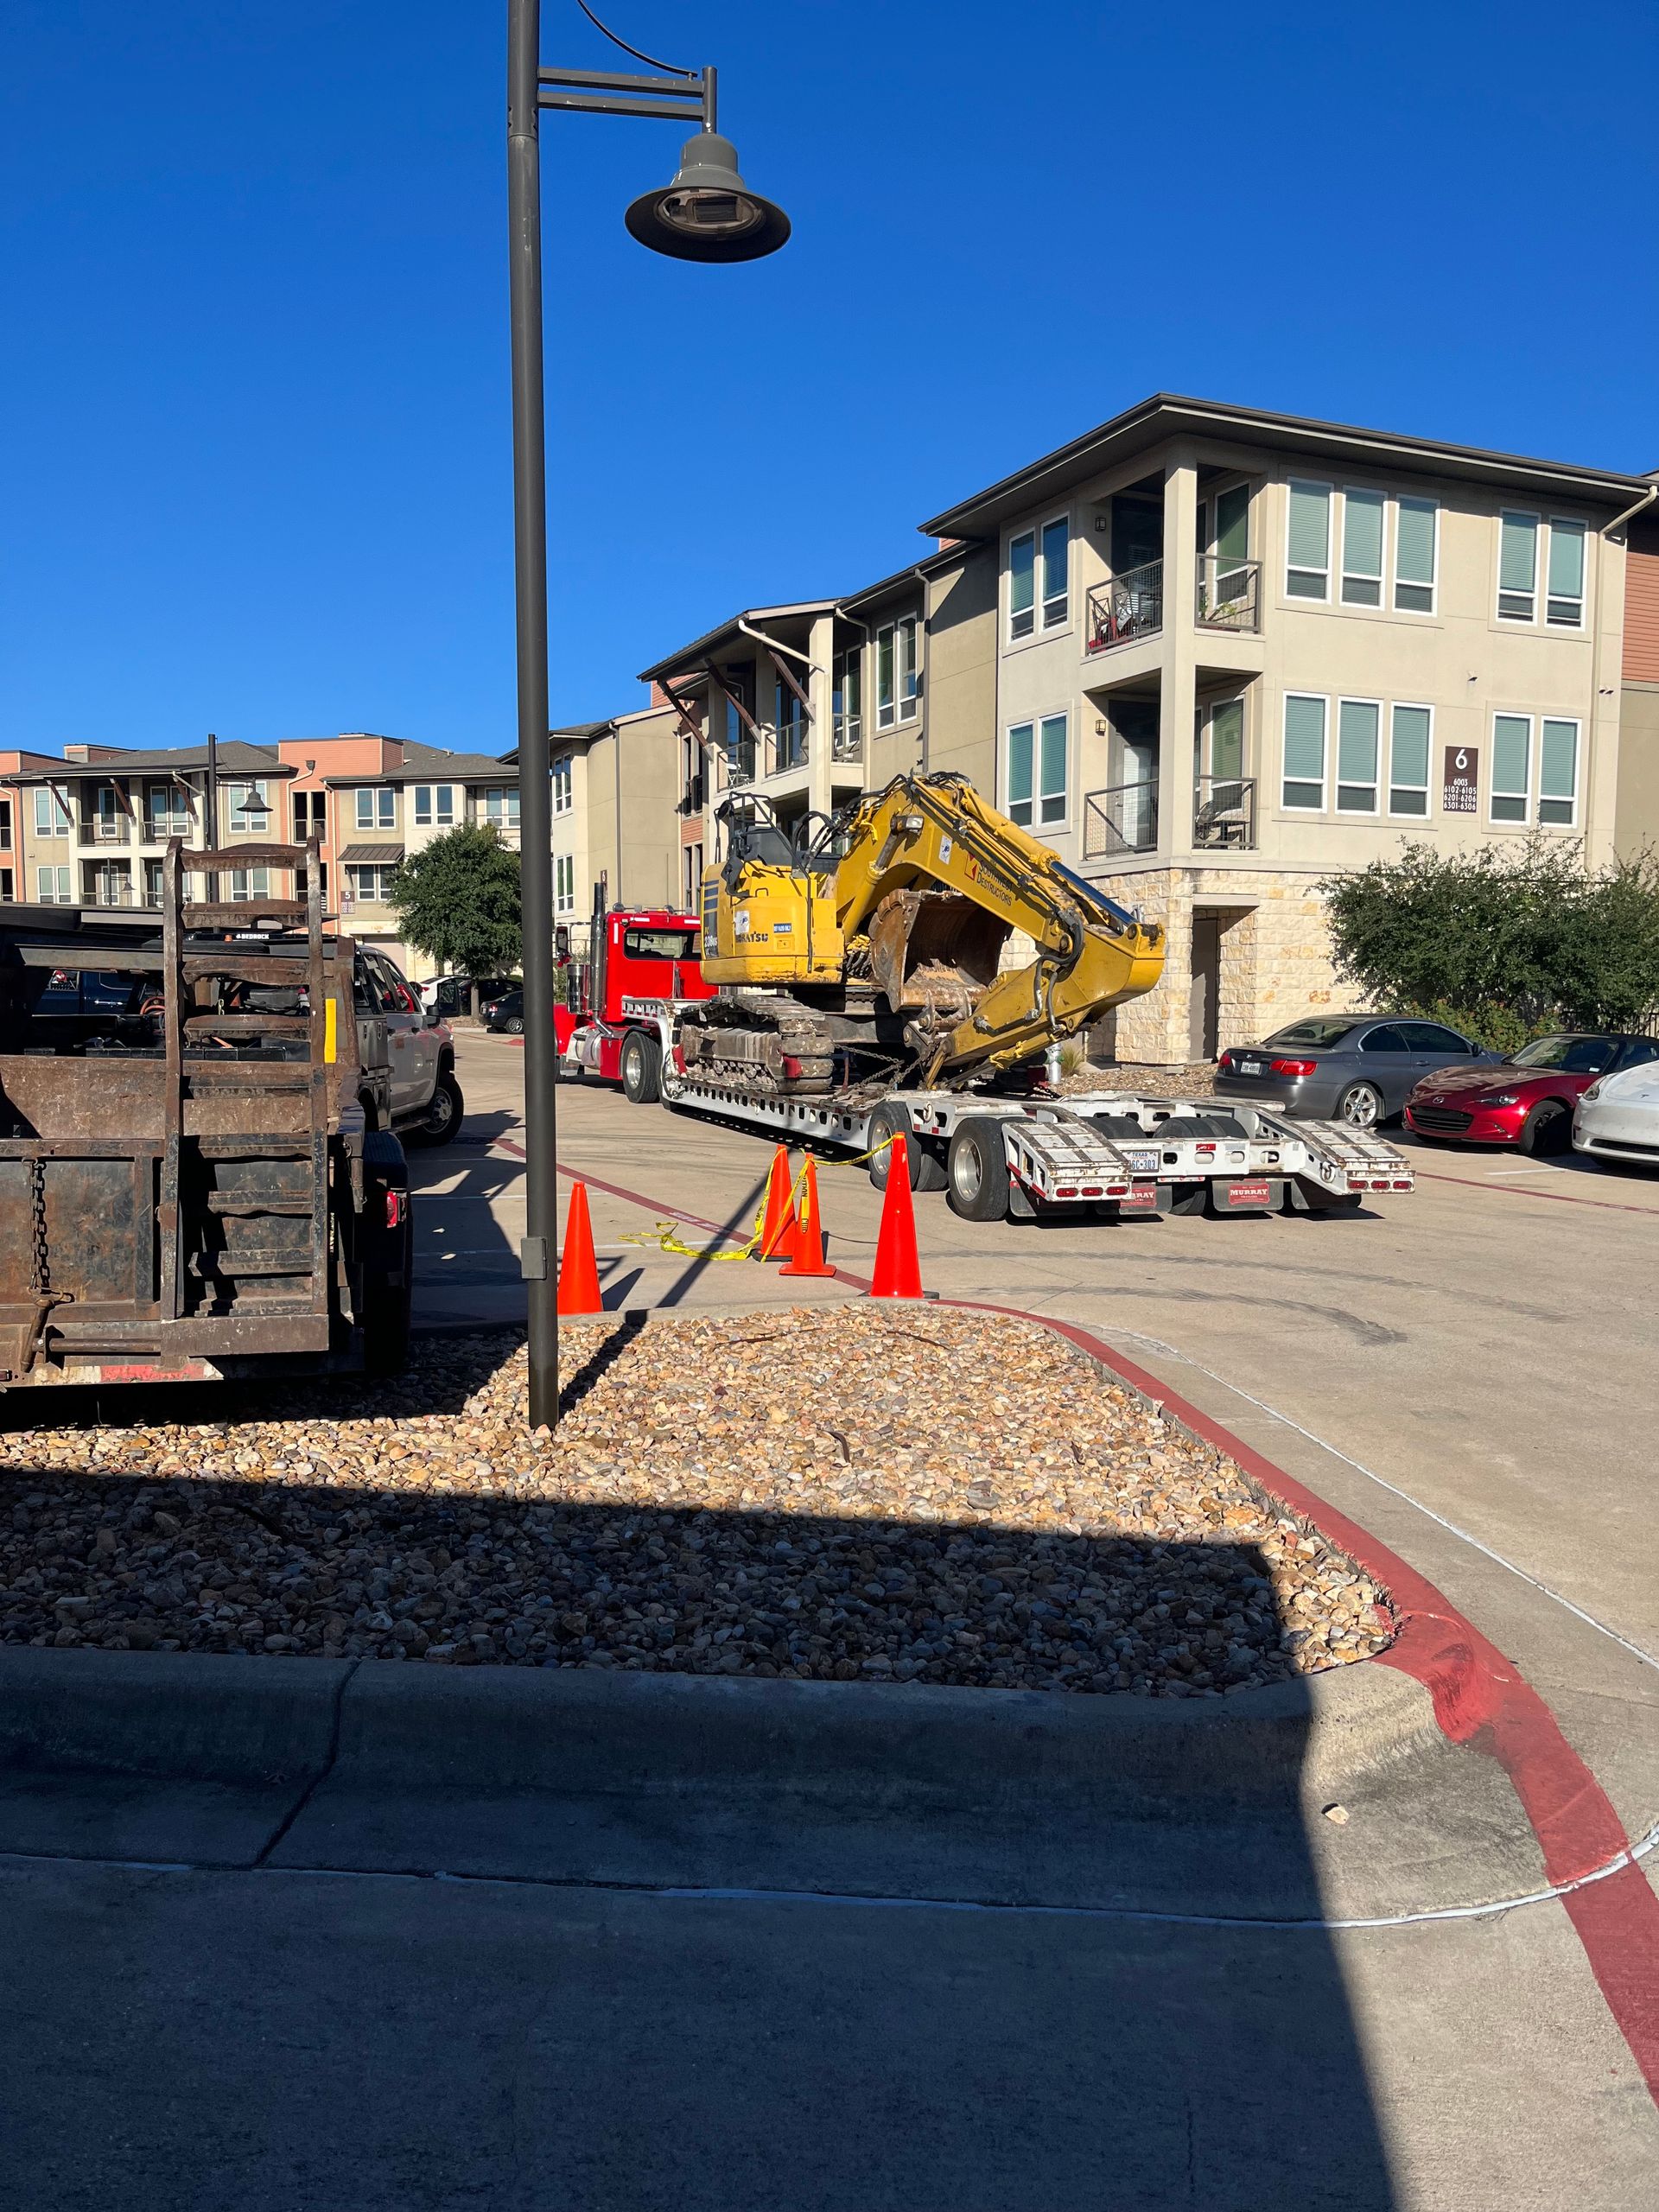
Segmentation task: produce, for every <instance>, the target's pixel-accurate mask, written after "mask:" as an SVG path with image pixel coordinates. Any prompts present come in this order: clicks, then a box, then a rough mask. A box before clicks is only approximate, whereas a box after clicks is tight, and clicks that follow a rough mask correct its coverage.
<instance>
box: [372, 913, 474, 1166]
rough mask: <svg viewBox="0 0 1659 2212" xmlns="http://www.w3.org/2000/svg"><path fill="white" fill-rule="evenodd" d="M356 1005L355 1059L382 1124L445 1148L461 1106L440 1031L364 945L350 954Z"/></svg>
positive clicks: (451, 1047) (443, 1028) (402, 979)
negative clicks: (369, 1082) (373, 1091)
mask: <svg viewBox="0 0 1659 2212" xmlns="http://www.w3.org/2000/svg"><path fill="white" fill-rule="evenodd" d="M356 999H357V1029H358V1057H359V1059H360V1060H361V1061H362V1063H363V1065H364V1067H365V1070H369V1071H372V1074H373V1077H374V1080H375V1083H376V1084H377V1087H378V1090H379V1091H380V1093H381V1096H379V1099H378V1104H377V1111H378V1113H379V1114H380V1115H381V1116H383V1125H385V1126H389V1127H391V1128H393V1129H396V1130H397V1131H398V1132H399V1133H400V1134H401V1135H404V1136H406V1137H408V1138H410V1139H411V1140H412V1141H414V1142H416V1143H417V1144H430V1145H440V1144H450V1143H452V1142H453V1141H454V1138H455V1137H456V1135H458V1134H459V1132H460V1129H461V1116H462V1115H463V1114H464V1113H465V1111H466V1101H465V1099H464V1098H463V1097H462V1096H461V1085H460V1084H459V1083H457V1082H456V1080H455V1040H454V1037H453V1035H452V1034H451V1033H450V1030H449V1026H448V1023H447V1022H445V1021H441V1020H438V1019H437V1018H436V1017H435V1015H432V1014H428V1013H427V1012H426V1010H425V1009H424V1007H423V1006H422V1004H421V1002H420V1000H419V999H418V998H417V997H416V995H415V987H414V985H413V984H412V983H411V982H409V980H408V978H407V977H406V976H404V974H403V972H402V970H401V969H399V968H398V967H397V965H396V964H395V963H393V962H392V961H391V960H389V959H388V958H387V957H386V956H385V953H384V952H380V951H378V950H375V948H374V947H372V946H371V945H364V944H360V945H359V947H358V949H357V981H356ZM377 1033H378V1035H379V1036H380V1037H383V1038H384V1039H385V1046H384V1049H383V1050H382V1049H381V1048H380V1047H379V1046H378V1044H377Z"/></svg>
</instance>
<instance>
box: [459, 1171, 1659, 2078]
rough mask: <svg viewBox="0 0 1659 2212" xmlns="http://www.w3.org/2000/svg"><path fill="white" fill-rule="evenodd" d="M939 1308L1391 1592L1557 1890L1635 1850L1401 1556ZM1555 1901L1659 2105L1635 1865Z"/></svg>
mask: <svg viewBox="0 0 1659 2212" xmlns="http://www.w3.org/2000/svg"><path fill="white" fill-rule="evenodd" d="M496 1142H497V1144H498V1145H500V1146H502V1147H505V1149H507V1150H509V1151H512V1152H515V1153H518V1154H519V1156H520V1157H521V1158H522V1157H523V1156H524V1148H523V1147H522V1146H520V1145H518V1144H515V1143H513V1142H512V1141H511V1140H510V1139H507V1138H498V1139H497V1140H496ZM559 1173H560V1174H562V1175H565V1176H569V1177H570V1178H572V1179H575V1170H574V1169H573V1168H569V1167H566V1166H563V1163H561V1164H560V1167H559ZM583 1180H584V1181H586V1182H587V1183H588V1184H589V1185H591V1186H592V1187H593V1188H594V1190H599V1191H605V1192H608V1193H609V1195H610V1196H611V1197H613V1198H621V1199H623V1200H625V1201H626V1203H627V1204H629V1205H638V1206H643V1207H645V1208H647V1209H649V1210H652V1211H660V1212H661V1213H663V1214H664V1215H667V1214H669V1213H674V1214H675V1217H676V1219H677V1220H679V1221H683V1222H685V1223H686V1224H688V1225H689V1226H690V1227H693V1228H696V1229H706V1230H711V1231H712V1232H713V1233H714V1234H715V1235H716V1236H718V1235H721V1234H723V1233H724V1232H723V1231H722V1230H721V1225H720V1224H719V1223H718V1222H712V1221H704V1220H702V1219H700V1218H699V1217H697V1216H696V1215H694V1214H686V1213H678V1212H676V1210H675V1209H674V1208H673V1207H671V1206H670V1205H667V1204H665V1203H664V1202H661V1201H658V1200H657V1199H655V1198H646V1197H645V1196H644V1195H643V1194H642V1193H641V1192H638V1191H630V1190H626V1189H625V1188H624V1187H623V1186H622V1185H620V1184H616V1183H601V1182H600V1181H599V1179H597V1178H596V1177H594V1176H591V1175H589V1176H585V1177H584V1178H583ZM1481 1187H1483V1188H1484V1185H1482V1186H1481ZM1523 1195H1530V1196H1535V1197H1543V1196H1547V1195H1548V1193H1545V1192H1532V1193H1523ZM1577 1203H1583V1202H1582V1201H1580V1202H1577ZM1632 1211H1638V1212H1639V1211H1644V1209H1642V1208H1639V1207H1638V1208H1634V1209H1632ZM836 1274H837V1278H838V1280H839V1281H842V1282H844V1283H846V1284H847V1285H848V1286H849V1288H851V1289H855V1290H868V1287H869V1285H868V1281H866V1280H865V1278H864V1277H862V1276H861V1275H854V1274H846V1273H845V1272H843V1271H842V1270H839V1269H838V1270H836ZM939 1302H940V1304H941V1305H944V1306H955V1307H957V1309H958V1310H959V1311H962V1312H965V1313H1001V1314H1006V1315H1007V1316H1008V1317H1010V1318H1011V1319H1015V1320H1020V1321H1034V1322H1035V1323H1036V1324H1037V1325H1038V1326H1039V1327H1040V1328H1045V1329H1051V1330H1052V1331H1053V1332H1054V1333H1055V1334H1056V1335H1057V1336H1061V1337H1065V1338H1066V1339H1067V1340H1068V1342H1070V1343H1071V1344H1076V1345H1077V1348H1078V1350H1079V1351H1084V1352H1086V1353H1087V1354H1088V1355H1089V1357H1090V1358H1091V1359H1094V1360H1096V1361H1098V1362H1099V1363H1100V1364H1101V1365H1102V1366H1103V1367H1104V1368H1106V1369H1107V1370H1109V1372H1110V1373H1111V1374H1113V1375H1116V1376H1117V1377H1118V1379H1119V1380H1120V1381H1121V1382H1122V1383H1127V1384H1128V1387H1129V1388H1130V1389H1132V1390H1136V1391H1139V1392H1140V1393H1141V1395H1142V1396H1144V1397H1147V1398H1152V1399H1155V1400H1156V1401H1157V1402H1158V1403H1159V1404H1160V1405H1162V1406H1165V1407H1166V1408H1169V1410H1170V1411H1171V1412H1173V1414H1174V1415H1175V1417H1176V1418H1177V1420H1179V1421H1180V1422H1181V1423H1182V1425H1183V1426H1184V1427H1186V1428H1189V1429H1191V1430H1192V1433H1193V1434H1194V1435H1195V1436H1198V1437H1201V1438H1202V1439H1203V1440H1204V1441H1205V1443H1206V1444H1210V1445H1212V1446H1214V1447H1215V1448H1216V1450H1217V1451H1218V1452H1225V1454H1226V1455H1227V1457H1228V1458H1229V1459H1231V1460H1232V1461H1233V1462H1234V1463H1235V1465H1237V1466H1238V1467H1240V1468H1242V1469H1243V1471H1244V1472H1245V1473H1246V1474H1248V1475H1249V1477H1250V1478H1251V1480H1252V1481H1253V1482H1255V1483H1256V1484H1259V1485H1260V1487H1261V1488H1262V1490H1263V1491H1266V1492H1267V1494H1268V1496H1269V1497H1272V1498H1274V1499H1276V1500H1277V1501H1278V1502H1279V1503H1281V1504H1283V1505H1284V1506H1286V1507H1287V1509H1288V1510H1290V1511H1291V1512H1293V1513H1295V1514H1299V1515H1300V1516H1301V1517H1302V1519H1304V1520H1305V1521H1307V1522H1310V1523H1311V1524H1312V1525H1313V1527H1314V1528H1316V1529H1319V1533H1320V1535H1323V1536H1325V1538H1326V1539H1327V1540H1328V1541H1331V1542H1332V1543H1333V1544H1336V1545H1337V1546H1338V1547H1339V1548H1340V1549H1342V1550H1343V1551H1345V1552H1346V1553H1347V1554H1349V1555H1350V1557H1351V1558H1352V1559H1354V1560H1357V1562H1358V1564H1359V1565H1360V1566H1361V1567H1363V1568H1364V1569H1365V1571H1366V1573H1368V1574H1369V1575H1370V1577H1371V1578H1372V1580H1374V1581H1376V1582H1378V1583H1380V1584H1381V1585H1382V1586H1383V1588H1384V1589H1386V1590H1387V1592H1389V1597H1390V1599H1392V1600H1393V1603H1394V1608H1395V1618H1396V1620H1397V1623H1398V1628H1397V1631H1396V1634H1395V1639H1394V1642H1393V1643H1391V1644H1390V1645H1389V1649H1387V1650H1386V1651H1383V1652H1379V1653H1378V1654H1377V1657H1378V1659H1379V1660H1380V1661H1381V1662H1382V1663H1383V1665H1385V1666H1389V1667H1395V1668H1397V1669H1399V1670H1400V1671H1401V1672H1402V1674H1406V1675H1411V1676H1412V1677H1413V1679H1414V1681H1420V1682H1421V1683H1422V1684H1423V1686H1424V1688H1426V1689H1427V1691H1428V1694H1429V1695H1430V1697H1431V1699H1432V1700H1433V1706H1434V1718H1435V1719H1436V1720H1437V1721H1438V1722H1439V1724H1440V1729H1441V1731H1442V1732H1443V1733H1444V1734H1445V1735H1446V1738H1448V1740H1449V1741H1451V1742H1452V1743H1454V1744H1458V1745H1462V1746H1463V1747H1465V1749H1467V1750H1469V1751H1481V1752H1484V1753H1485V1754H1486V1755H1487V1756H1489V1757H1491V1758H1495V1759H1497V1762H1498V1764H1500V1765H1501V1766H1502V1767H1503V1771H1504V1772H1505V1774H1507V1775H1508V1777H1509V1778H1510V1783H1511V1784H1512V1785H1513V1787H1514V1789H1515V1794H1516V1797H1517V1798H1518V1799H1519V1801H1520V1803H1521V1808H1522V1811H1523V1812H1524V1813H1525V1815H1526V1816H1527V1820H1528V1821H1529V1824H1530V1826H1531V1828H1532V1831H1533V1834H1535V1836H1536V1837H1537V1839H1538V1844H1539V1848H1540V1850H1541V1852H1542V1853H1543V1859H1544V1869H1545V1873H1546V1876H1547V1878H1548V1881H1549V1882H1550V1883H1551V1884H1552V1885H1555V1884H1562V1883H1568V1882H1578V1881H1582V1880H1583V1879H1584V1877H1585V1876H1586V1875H1588V1874H1593V1873H1594V1872H1595V1871H1596V1869H1597V1868H1598V1867H1600V1866H1605V1865H1606V1864H1607V1863H1608V1861H1609V1860H1610V1859H1616V1858H1617V1857H1618V1854H1619V1853H1620V1852H1623V1851H1628V1850H1629V1849H1630V1838H1629V1837H1628V1836H1627V1835H1626V1834H1625V1833H1624V1824H1623V1823H1622V1821H1620V1820H1619V1817H1618V1813H1617V1812H1616V1811H1615V1810H1614V1808H1613V1806H1612V1804H1611V1802H1610V1800H1609V1798H1608V1796H1607V1795H1606V1792H1605V1790H1604V1789H1602V1787H1601V1784H1600V1783H1599V1782H1598V1781H1597V1780H1596V1777H1595V1776H1594V1775H1593V1774H1592V1772H1591V1771H1590V1769H1589V1768H1588V1767H1587V1766H1586V1764H1585V1763H1584V1761H1583V1760H1582V1759H1581V1758H1580V1757H1579V1754H1578V1753H1577V1752H1576V1751H1574V1750H1573V1746H1572V1745H1570V1744H1569V1743H1568V1742H1567V1738H1566V1737H1565V1736H1563V1735H1562V1733H1561V1731H1560V1725H1559V1724H1558V1722H1557V1721H1556V1719H1555V1716H1554V1713H1552V1712H1551V1711H1550V1709H1549V1707H1548V1706H1547V1705H1546V1704H1545V1702H1544V1700H1542V1698H1541V1697H1540V1696H1539V1694H1538V1693H1537V1692H1536V1690H1535V1689H1534V1688H1532V1687H1531V1685H1530V1684H1529V1682H1527V1681H1525V1680H1524V1679H1523V1677H1522V1675H1521V1672H1520V1670H1519V1669H1518V1668H1516V1666H1515V1665H1514V1664H1513V1662H1511V1661H1510V1660H1508V1659H1506V1658H1505V1657H1504V1656H1503V1653H1502V1652H1501V1651H1499V1650H1498V1649H1497V1646H1496V1645H1495V1644H1493V1643H1490V1642H1489V1641H1488V1640H1487V1638H1486V1637H1484V1636H1483V1635H1482V1634H1481V1633H1480V1630H1478V1628H1476V1627H1475V1625H1474V1624H1473V1623H1472V1622H1471V1621H1470V1620H1468V1619H1466V1618H1465V1616H1464V1615H1463V1614H1462V1613H1460V1612H1459V1611H1458V1609H1457V1607H1456V1606H1455V1605H1452V1602H1451V1600H1450V1599H1448V1598H1446V1596H1445V1595H1444V1593H1443V1592H1441V1591H1440V1590H1438V1589H1437V1588H1436V1587H1435V1586H1434V1584H1433V1583H1432V1582H1431V1581H1429V1580H1428V1579H1427V1576H1425V1575H1422V1574H1420V1573H1418V1572H1417V1570H1416V1568H1415V1567H1409V1566H1408V1565H1407V1563H1406V1561H1405V1560H1402V1558H1401V1557H1400V1556H1399V1554H1398V1553H1396V1552H1394V1551H1391V1550H1390V1549H1389V1547H1388V1546H1387V1545H1386V1544H1384V1543H1383V1542H1382V1541H1380V1539H1379V1538H1377V1537H1376V1536H1373V1535H1371V1534H1370V1531H1369V1530H1368V1529H1362V1528H1361V1527H1360V1525H1359V1523H1358V1522H1357V1521H1351V1520H1350V1519H1349V1518H1348V1516H1347V1515H1346V1514H1345V1513H1342V1512H1339V1511H1338V1510H1337V1508H1336V1507H1335V1506H1333V1505H1328V1504H1327V1503H1325V1500H1324V1499H1323V1498H1322V1497H1316V1496H1315V1494H1314V1493H1313V1491H1311V1490H1308V1489H1307V1488H1306V1486H1305V1485H1304V1484H1301V1483H1299V1482H1298V1481H1297V1480H1296V1478H1295V1477H1294V1475H1287V1473H1286V1472H1285V1471H1284V1469H1283V1468H1282V1467H1279V1466H1276V1465H1274V1462H1273V1461H1272V1460H1271V1459H1267V1458H1265V1457H1264V1456H1263V1455H1262V1453H1261V1452H1258V1451H1256V1450H1255V1447H1254V1446H1251V1445H1249V1444H1246V1443H1245V1442H1244V1440H1243V1438H1242V1437H1237V1436H1235V1435H1233V1433H1231V1431H1230V1430H1229V1429H1225V1428H1224V1427H1222V1425H1221V1423H1220V1422H1219V1421H1215V1420H1212V1419H1211V1416H1210V1415H1209V1414H1206V1413H1205V1411H1204V1410H1203V1408H1201V1407H1198V1406H1195V1405H1193V1404H1192V1402H1191V1400H1190V1399H1186V1398H1184V1397H1182V1396H1181V1395H1180V1394H1179V1391H1176V1390H1172V1389H1170V1387H1169V1385H1168V1384H1167V1383H1164V1382H1162V1381H1160V1378H1159V1377H1158V1376H1155V1375H1153V1374H1151V1373H1149V1372H1148V1371H1147V1369H1145V1368H1144V1367H1140V1366H1137V1365H1136V1364H1135V1362H1134V1361H1133V1360H1131V1359H1126V1358H1125V1357H1123V1355H1122V1353H1121V1352H1118V1351H1114V1350H1113V1348H1112V1347H1111V1346H1110V1345H1109V1344H1104V1343H1103V1342H1102V1340H1101V1339H1100V1338H1098V1337H1096V1336H1095V1335H1093V1334H1092V1333H1091V1332H1090V1331H1089V1330H1087V1329H1084V1328H1079V1327H1078V1326H1077V1324H1076V1323H1075V1322H1071V1321H1059V1320H1055V1319H1051V1318H1050V1316H1049V1315H1047V1314H1046V1313H1027V1312H1026V1311H1025V1309H1024V1308H1023V1307H1021V1306H993V1305H988V1304H985V1303H983V1302H982V1301H980V1300H974V1299H957V1298H944V1299H941V1300H940V1301H939ZM1561 1903H1562V1904H1563V1905H1564V1906H1565V1908H1566V1910H1567V1917H1568V1919H1569V1920H1570V1921H1571V1922H1572V1923H1573V1928H1574V1929H1575V1930H1576V1931H1577V1934H1578V1937H1579V1941H1580V1943H1581V1944H1582V1945H1583V1947H1584V1954H1585V1957H1586V1960H1587V1961H1588V1962H1589V1966H1590V1971H1591V1973H1592V1974H1593V1975H1594V1976H1595V1978H1596V1985H1597V1986H1598V1987H1599V1990H1600V1991H1601V1993H1602V1997H1603V1999H1605V2003H1606V2005H1607V2009H1608V2011H1609V2012H1611V2014H1612V2016H1613V2019H1614V2022H1615V2024H1617V2026H1618V2031H1619V2033H1620V2034H1621V2035H1622V2036H1623V2037H1624V2041H1625V2043H1626V2044H1628V2046H1629V2048H1630V2055H1631V2056H1632V2057H1633V2058H1634V2059H1635V2061H1636V2063H1637V2067H1638V2068H1639V2069H1640V2071H1641V2074H1642V2077H1643V2081H1644V2082H1646V2083H1647V2086H1648V2088H1649V2093H1650V2094H1651V2095H1652V2096H1653V2098H1654V2099H1655V2101H1656V2102H1659V1896H1656V1894H1655V1892H1654V1891H1653V1889H1652V1888H1651V1886H1650V1885H1649V1882H1648V1879H1647V1878H1646V1876H1645V1875H1644V1874H1643V1871H1642V1869H1641V1867H1640V1866H1637V1865H1635V1864H1633V1863H1630V1864H1626V1865H1625V1866H1622V1867H1620V1868H1619V1870H1618V1872H1616V1873H1613V1874H1610V1875H1606V1876H1605V1877H1603V1878H1601V1879H1599V1880H1598V1881H1594V1882H1591V1883H1588V1884H1586V1886H1585V1887H1584V1888H1582V1889H1578V1890H1572V1891H1568V1893H1567V1895H1566V1896H1565V1897H1563V1898H1562V1899H1561Z"/></svg>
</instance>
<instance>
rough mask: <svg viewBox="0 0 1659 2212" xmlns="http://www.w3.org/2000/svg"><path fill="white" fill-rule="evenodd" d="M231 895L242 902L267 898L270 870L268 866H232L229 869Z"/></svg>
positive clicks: (268, 895)
mask: <svg viewBox="0 0 1659 2212" xmlns="http://www.w3.org/2000/svg"><path fill="white" fill-rule="evenodd" d="M231 896H232V899H236V900H238V901H239V902H243V903H245V902H246V901H247V900H248V899H269V898H270V869H269V868H232V870H231Z"/></svg>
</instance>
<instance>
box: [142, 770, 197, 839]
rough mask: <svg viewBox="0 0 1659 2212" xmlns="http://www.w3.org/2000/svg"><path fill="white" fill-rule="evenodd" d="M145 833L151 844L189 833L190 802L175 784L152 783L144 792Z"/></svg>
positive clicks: (185, 835)
mask: <svg viewBox="0 0 1659 2212" xmlns="http://www.w3.org/2000/svg"><path fill="white" fill-rule="evenodd" d="M144 821H145V835H146V836H148V837H149V841H150V842H151V843H152V844H153V845H164V844H165V843H166V842H167V841H168V838H169V837H188V836H189V835H190V802H189V800H188V798H186V797H185V795H184V793H183V791H181V790H180V788H179V786H178V785H176V784H152V785H150V786H149V790H148V791H146V792H145V794H144Z"/></svg>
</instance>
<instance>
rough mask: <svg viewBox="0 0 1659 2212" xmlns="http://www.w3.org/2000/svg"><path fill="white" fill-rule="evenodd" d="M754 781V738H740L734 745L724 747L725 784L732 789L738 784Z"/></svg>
mask: <svg viewBox="0 0 1659 2212" xmlns="http://www.w3.org/2000/svg"><path fill="white" fill-rule="evenodd" d="M753 781H754V740H753V738H752V737H744V738H740V739H739V740H738V741H737V743H736V744H735V745H728V747H727V748H726V784H727V788H728V790H734V789H735V788H736V787H737V786H738V785H740V784H752V783H753Z"/></svg>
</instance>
